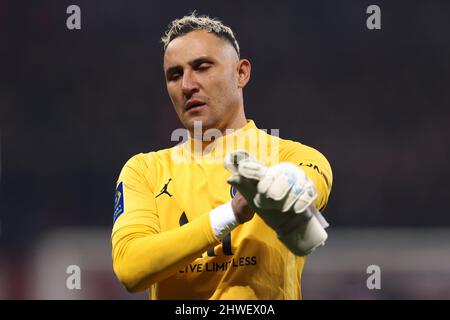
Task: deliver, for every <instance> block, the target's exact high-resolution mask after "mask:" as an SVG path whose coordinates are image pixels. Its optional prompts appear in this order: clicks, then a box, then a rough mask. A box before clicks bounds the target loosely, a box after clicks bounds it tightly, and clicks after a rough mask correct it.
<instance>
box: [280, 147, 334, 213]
mask: <svg viewBox="0 0 450 320" xmlns="http://www.w3.org/2000/svg"><path fill="white" fill-rule="evenodd" d="M280 161H287V162H291V163H293V164H295V165H297V166H300V167H301V168H302V169H303V170H304V171H305V174H306V176H307V177H308V178H309V179H311V181H312V182H313V183H314V187H315V188H316V191H317V199H316V201H315V203H314V205H315V207H316V208H317V209H318V210H319V211H321V212H323V210H324V209H325V207H326V205H327V203H328V198H329V196H330V193H331V187H332V183H333V173H332V170H331V166H330V163H329V162H328V160H327V159H326V158H325V156H324V155H323V154H322V153H320V152H319V151H317V150H316V149H314V148H311V147H309V146H306V145H303V144H301V143H299V142H294V141H285V143H284V145H282V146H280Z"/></svg>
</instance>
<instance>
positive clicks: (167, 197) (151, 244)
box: [112, 14, 332, 299]
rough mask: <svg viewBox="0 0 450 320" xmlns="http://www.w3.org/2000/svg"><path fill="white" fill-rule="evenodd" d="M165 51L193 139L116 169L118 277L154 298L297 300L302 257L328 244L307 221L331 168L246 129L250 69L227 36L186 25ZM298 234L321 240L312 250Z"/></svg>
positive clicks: (311, 154) (207, 22) (212, 24)
mask: <svg viewBox="0 0 450 320" xmlns="http://www.w3.org/2000/svg"><path fill="white" fill-rule="evenodd" d="M162 40H163V42H164V49H165V52H164V74H165V80H166V85H167V90H168V93H169V96H170V98H171V100H172V103H173V105H174V107H175V111H176V113H177V115H178V117H179V119H180V121H181V123H182V124H183V126H184V127H185V128H186V129H187V130H188V131H189V139H188V140H187V141H185V142H184V143H182V144H179V145H177V146H175V147H173V148H170V149H164V150H160V151H156V152H150V153H147V154H138V155H136V156H134V157H132V158H131V159H130V160H129V161H128V162H127V163H126V165H125V166H124V168H123V169H122V172H121V174H120V176H119V179H118V182H117V191H116V199H115V213H114V227H113V231H112V245H113V264H114V271H115V273H116V275H117V277H118V278H119V280H120V281H121V282H122V283H123V284H124V286H125V287H126V288H127V289H128V290H129V291H130V292H138V291H142V290H146V289H148V290H149V296H150V298H151V299H300V298H301V290H300V279H301V272H302V269H303V265H304V261H305V258H304V255H306V254H308V253H309V252H310V251H311V250H313V249H314V248H315V247H316V246H317V245H318V244H319V243H318V242H317V241H319V242H321V241H324V238H323V234H321V233H320V232H319V233H314V232H312V231H310V230H316V229H314V228H313V227H311V228H310V227H309V226H310V225H311V224H308V223H309V222H308V221H316V220H315V219H313V218H314V210H316V208H317V209H319V210H322V209H323V208H324V207H325V206H326V204H327V201H328V197H329V194H330V190H331V184H332V173H331V168H330V165H329V163H328V161H327V160H326V159H325V157H324V156H323V155H322V154H321V153H319V152H318V151H316V150H315V149H313V148H310V147H307V146H305V145H302V144H300V143H298V142H294V141H288V140H283V139H280V138H278V137H275V136H271V135H268V134H267V133H265V132H264V131H262V130H259V129H258V128H257V127H256V125H255V123H254V122H253V121H251V120H247V118H246V116H245V113H244V103H243V88H244V87H245V86H246V84H247V83H248V81H249V79H250V71H251V65H250V62H249V61H248V60H246V59H240V52H239V45H238V43H237V41H236V39H235V37H234V34H233V32H232V31H231V29H230V28H228V27H226V26H224V25H223V24H222V23H221V22H220V21H217V20H214V19H211V18H209V17H206V16H201V17H199V16H197V15H195V14H191V15H190V16H186V17H183V18H182V19H178V20H175V21H173V22H172V23H171V25H170V26H169V30H168V31H167V32H166V34H165V36H164V37H163V39H162ZM208 132H209V133H210V132H213V133H214V134H209V135H208ZM236 140H239V141H240V142H239V141H238V145H236V144H232V143H231V144H228V142H230V141H236ZM224 145H225V147H224ZM230 145H231V147H229V146H230ZM238 150H240V151H239V152H236V151H238ZM207 159H208V161H207ZM225 167H226V168H225ZM227 169H228V170H227ZM230 171H231V172H230ZM232 173H234V174H232ZM230 184H231V185H232V186H230ZM236 189H237V190H238V191H236ZM255 211H256V212H257V214H255ZM310 212H313V214H311V213H310ZM311 217H312V218H311ZM316 227H317V226H316ZM305 230H306V231H305ZM305 232H306V233H308V232H309V233H311V234H313V233H314V234H319V236H318V239H319V240H316V239H314V240H311V241H313V242H314V243H313V244H312V245H311V243H309V242H308V241H310V240H308V239H310V238H311V237H310V234H307V235H306V236H305ZM302 237H304V238H305V239H307V240H308V241H307V245H306V247H302V241H298V240H299V239H300V238H302ZM302 239H303V238H302ZM302 239H300V240H302ZM288 248H289V249H288ZM305 248H306V249H305Z"/></svg>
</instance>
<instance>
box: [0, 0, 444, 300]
mask: <svg viewBox="0 0 450 320" xmlns="http://www.w3.org/2000/svg"><path fill="white" fill-rule="evenodd" d="M71 4H76V5H78V6H79V7H80V8H81V30H68V29H67V27H66V19H67V17H68V16H69V15H68V14H67V13H66V8H67V7H68V6H69V5H71ZM371 4H377V5H379V6H380V8H381V26H382V29H381V30H368V29H367V27H366V19H367V18H368V16H369V15H368V14H366V8H367V7H368V6H369V5H371ZM194 9H197V10H198V12H199V13H202V14H208V15H210V16H213V17H219V18H220V19H221V20H222V21H224V22H225V24H228V25H229V26H230V27H231V28H232V29H233V30H234V31H235V33H236V35H237V39H238V41H239V43H240V46H241V52H242V56H243V57H246V58H249V59H250V61H251V62H252V78H251V81H250V84H249V85H248V86H247V88H246V89H245V108H246V113H247V116H248V117H249V118H251V119H254V120H255V122H256V123H257V125H258V126H259V127H260V128H267V129H271V128H279V129H280V136H281V137H283V138H287V139H293V140H297V141H300V142H302V143H304V144H307V145H310V146H313V147H315V148H317V149H319V150H320V151H321V152H322V153H324V154H325V155H326V157H327V158H328V159H329V161H330V163H331V165H332V168H333V172H334V184H333V190H332V194H331V198H330V202H329V205H328V207H327V210H326V215H327V218H328V220H329V222H330V224H331V225H332V228H336V229H337V230H339V227H341V228H342V227H346V228H349V227H351V228H353V229H354V230H375V228H377V229H376V230H379V228H382V229H386V228H388V229H392V228H394V227H395V228H413V229H415V230H417V228H420V229H421V230H422V229H425V230H430V231H429V233H426V234H432V233H433V230H434V228H437V227H439V228H446V227H450V212H449V210H448V209H447V207H446V200H447V199H448V197H449V196H450V186H449V183H448V181H449V179H450V167H449V165H448V163H449V156H450V147H449V137H450V125H449V124H450V90H449V89H450V86H449V85H450V62H449V57H450V40H449V39H450V19H449V17H450V3H449V2H448V1H395V2H393V1H391V2H388V1H356V0H355V1H221V2H214V1H178V2H168V1H165V2H163V1H158V2H157V1H155V2H150V1H125V0H114V1H110V0H109V1H106V0H102V1H80V0H77V1H12V0H11V1H4V0H3V1H0V38H1V40H0V54H1V70H0V81H1V82H0V155H1V163H0V164H1V168H0V169H1V172H0V174H1V176H0V179H1V180H0V186H1V192H0V199H1V200H0V201H1V202H0V210H1V211H0V212H1V213H0V227H1V234H0V253H1V256H0V261H1V263H0V287H1V286H2V281H1V279H2V276H1V273H2V270H3V274H4V275H3V278H4V279H14V281H15V282H14V285H12V284H11V283H10V282H7V281H6V280H5V281H4V282H3V289H1V288H0V297H3V298H27V297H32V298H35V297H37V298H39V297H51V295H43V296H39V294H36V295H30V293H29V290H28V289H27V285H28V283H29V280H30V278H31V277H32V276H31V275H30V271H29V270H28V266H29V265H34V264H33V263H35V262H33V261H35V260H34V258H30V257H34V254H35V252H36V250H37V249H36V247H37V246H39V245H40V243H41V242H42V241H44V240H42V239H46V237H47V236H48V235H49V234H52V232H54V230H61V229H62V230H66V229H70V230H93V229H98V230H103V232H104V234H106V236H109V233H108V232H109V231H110V229H111V223H112V206H113V193H114V188H115V182H116V179H117V177H118V174H119V172H120V169H121V168H122V166H123V164H124V163H125V162H126V161H127V160H128V159H129V158H130V157H131V156H133V155H134V154H136V153H139V152H147V151H151V150H158V149H161V148H165V147H169V146H172V145H173V144H174V143H173V142H171V141H170V134H171V132H172V131H173V130H174V129H176V128H179V127H180V126H181V124H180V123H179V121H178V119H177V116H176V114H175V112H174V111H173V108H172V105H171V102H170V100H169V98H168V95H167V93H166V88H165V83H164V79H163V71H162V57H163V48H162V44H161V43H160V37H161V35H162V34H163V33H164V31H165V30H166V27H167V25H168V24H169V22H170V21H171V20H173V19H175V18H178V17H181V16H183V15H185V14H187V13H189V12H190V11H192V10H194ZM330 230H332V229H330ZM449 230H450V229H449ZM330 232H332V231H330ZM63 235H64V233H63ZM62 237H64V236H62ZM105 239H106V238H105ZM106 240H108V239H106ZM330 241H332V239H331V238H330ZM56 242H58V241H56ZM448 248H449V249H450V244H448ZM108 250H109V249H108ZM449 252H450V250H449ZM106 254H107V255H108V254H109V252H107V253H106ZM108 257H109V256H108ZM430 263H432V261H431V262H430ZM2 266H3V267H2ZM363 272H364V271H363ZM63 273H64V271H63ZM446 276H448V275H446ZM447 279H448V278H447ZM104 282H105V283H106V282H108V280H105V281H104ZM7 283H9V284H7ZM36 290H38V289H36ZM38 291H39V290H38ZM95 297H99V298H105V297H106V298H108V297H115V296H108V295H101V294H99V295H98V296H95ZM449 297H450V296H449Z"/></svg>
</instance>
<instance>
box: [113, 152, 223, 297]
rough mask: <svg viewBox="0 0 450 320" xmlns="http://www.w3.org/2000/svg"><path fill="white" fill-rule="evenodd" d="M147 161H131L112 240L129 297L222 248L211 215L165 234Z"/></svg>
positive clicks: (117, 204) (117, 202)
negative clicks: (217, 248) (204, 255)
mask: <svg viewBox="0 0 450 320" xmlns="http://www.w3.org/2000/svg"><path fill="white" fill-rule="evenodd" d="M143 156H144V155H143V154H141V155H137V156H134V157H133V158H131V159H130V160H129V161H128V162H127V163H126V164H125V166H124V167H123V169H122V171H121V173H120V176H119V179H118V181H117V191H116V198H115V208H114V226H113V230H112V235H111V241H112V258H113V268H114V272H115V274H116V276H117V277H118V278H119V280H120V281H121V282H122V283H123V284H124V286H125V287H126V288H127V290H129V291H131V292H138V291H142V290H145V289H147V288H149V287H150V286H151V285H152V284H153V283H155V282H158V281H160V280H163V279H165V278H166V277H168V276H170V275H172V274H174V273H176V272H177V271H178V270H180V269H182V268H183V267H184V266H185V265H187V264H188V263H190V262H191V261H193V260H194V259H195V258H197V257H198V256H200V255H201V254H202V253H203V252H205V251H206V250H207V249H208V248H210V247H211V246H213V245H216V244H218V243H219V241H218V239H217V238H216V237H215V236H214V233H213V231H212V228H211V224H210V220H209V212H208V213H205V214H202V215H200V217H199V218H197V219H195V220H193V221H191V222H190V223H187V224H185V225H183V226H182V227H179V228H176V229H173V230H170V231H165V232H161V230H160V227H159V213H158V210H157V206H156V203H155V193H154V188H153V185H152V182H151V181H152V180H151V177H150V175H151V173H152V170H151V168H149V165H151V164H149V163H148V161H145V160H144V159H143ZM193 234H195V235H196V236H195V237H193V236H192V235H193Z"/></svg>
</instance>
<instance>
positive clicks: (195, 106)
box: [184, 99, 206, 112]
mask: <svg viewBox="0 0 450 320" xmlns="http://www.w3.org/2000/svg"><path fill="white" fill-rule="evenodd" d="M205 106H206V103H205V102H203V101H200V100H195V99H189V100H188V101H187V102H186V104H185V106H184V112H195V111H199V110H200V109H202V108H203V107H205Z"/></svg>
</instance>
